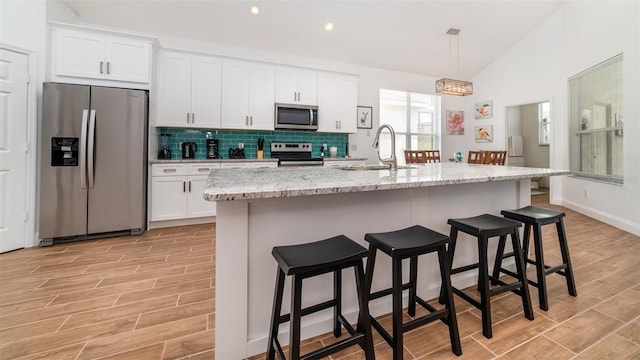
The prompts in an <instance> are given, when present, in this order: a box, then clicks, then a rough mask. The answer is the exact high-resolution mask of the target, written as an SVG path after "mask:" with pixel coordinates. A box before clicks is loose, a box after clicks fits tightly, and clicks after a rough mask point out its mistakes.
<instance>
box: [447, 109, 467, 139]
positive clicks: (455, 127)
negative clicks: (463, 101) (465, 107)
mask: <svg viewBox="0 0 640 360" xmlns="http://www.w3.org/2000/svg"><path fill="white" fill-rule="evenodd" d="M447 135H464V111H462V110H447Z"/></svg>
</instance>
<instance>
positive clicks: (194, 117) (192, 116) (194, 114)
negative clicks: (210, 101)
mask: <svg viewBox="0 0 640 360" xmlns="http://www.w3.org/2000/svg"><path fill="white" fill-rule="evenodd" d="M191 123H192V124H195V123H196V113H191Z"/></svg>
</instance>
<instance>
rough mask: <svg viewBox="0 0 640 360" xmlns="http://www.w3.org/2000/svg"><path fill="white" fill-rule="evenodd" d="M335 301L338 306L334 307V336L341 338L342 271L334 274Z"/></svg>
mask: <svg viewBox="0 0 640 360" xmlns="http://www.w3.org/2000/svg"><path fill="white" fill-rule="evenodd" d="M333 299H334V301H335V302H336V306H334V307H333V336H335V337H340V335H341V334H342V326H341V325H340V314H342V270H336V271H334V272H333Z"/></svg>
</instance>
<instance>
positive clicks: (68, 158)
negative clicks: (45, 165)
mask: <svg viewBox="0 0 640 360" xmlns="http://www.w3.org/2000/svg"><path fill="white" fill-rule="evenodd" d="M78 143H79V139H78V138H68V137H54V138H51V166H78Z"/></svg>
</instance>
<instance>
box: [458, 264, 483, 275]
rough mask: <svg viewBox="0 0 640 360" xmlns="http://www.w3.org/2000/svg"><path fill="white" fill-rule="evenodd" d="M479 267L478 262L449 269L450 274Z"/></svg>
mask: <svg viewBox="0 0 640 360" xmlns="http://www.w3.org/2000/svg"><path fill="white" fill-rule="evenodd" d="M479 267H480V263H475V264H470V265H466V266H461V267H458V268H455V269H451V275H453V274H458V273H462V272H465V271H469V270H473V269H477V268H479Z"/></svg>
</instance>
